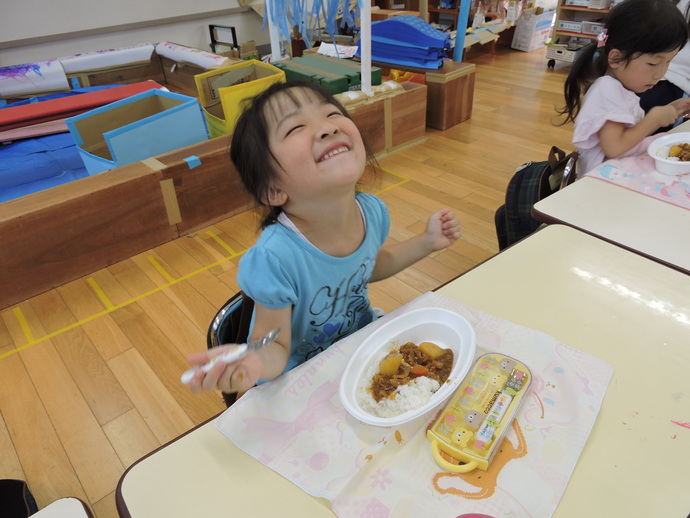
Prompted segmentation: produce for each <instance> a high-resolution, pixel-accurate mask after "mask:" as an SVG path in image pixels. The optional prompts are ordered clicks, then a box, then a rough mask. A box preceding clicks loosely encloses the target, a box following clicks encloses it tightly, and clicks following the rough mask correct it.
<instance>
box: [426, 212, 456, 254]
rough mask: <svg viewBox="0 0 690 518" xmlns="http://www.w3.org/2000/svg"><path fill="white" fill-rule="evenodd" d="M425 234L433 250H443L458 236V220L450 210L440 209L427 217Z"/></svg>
mask: <svg viewBox="0 0 690 518" xmlns="http://www.w3.org/2000/svg"><path fill="white" fill-rule="evenodd" d="M426 234H427V236H428V237H429V239H430V240H431V241H430V242H431V245H432V247H433V249H434V250H443V249H444V248H447V247H449V246H450V245H452V244H453V243H454V242H455V241H457V240H458V239H459V238H460V222H459V221H458V219H457V218H456V217H455V214H454V213H453V211H452V210H450V209H448V208H446V209H441V210H439V211H437V212H435V213H434V214H432V215H431V217H430V218H429V221H428V222H427V226H426Z"/></svg>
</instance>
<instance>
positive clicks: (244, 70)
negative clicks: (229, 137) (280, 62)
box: [194, 60, 285, 138]
mask: <svg viewBox="0 0 690 518" xmlns="http://www.w3.org/2000/svg"><path fill="white" fill-rule="evenodd" d="M194 81H195V82H196V88H197V91H198V93H199V101H200V102H201V106H202V107H203V110H204V116H205V117H206V123H207V124H208V131H209V134H210V135H211V138H215V137H219V136H221V135H226V134H228V133H232V132H233V130H234V129H235V124H236V123H237V118H238V117H239V115H240V113H241V109H242V107H241V101H242V100H243V99H246V98H248V97H254V96H256V95H258V94H260V93H261V92H263V91H264V90H265V89H266V88H268V87H269V86H270V85H272V84H273V83H278V82H285V72H283V71H282V70H280V69H278V68H276V67H274V66H273V65H269V64H267V63H264V62H262V61H257V60H249V61H243V62H241V63H237V64H235V65H232V66H229V67H227V68H220V69H218V70H211V71H209V72H205V73H203V74H198V75H196V76H194Z"/></svg>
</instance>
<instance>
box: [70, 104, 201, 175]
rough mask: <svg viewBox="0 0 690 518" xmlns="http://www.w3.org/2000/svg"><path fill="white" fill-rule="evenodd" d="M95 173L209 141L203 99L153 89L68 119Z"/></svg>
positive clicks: (88, 167) (85, 157)
mask: <svg viewBox="0 0 690 518" xmlns="http://www.w3.org/2000/svg"><path fill="white" fill-rule="evenodd" d="M66 122H67V127H68V129H69V132H70V133H71V134H72V137H73V138H74V140H75V142H76V143H77V148H78V150H79V154H80V156H81V158H82V160H83V161H84V165H85V166H86V170H87V172H88V173H89V174H90V175H93V174H97V173H101V172H103V171H107V170H109V169H114V168H116V167H120V166H123V165H127V164H131V163H133V162H137V161H139V160H144V159H146V158H150V157H152V156H156V155H160V154H162V153H167V152H168V151H172V150H174V149H178V148H181V147H185V146H190V145H192V144H197V143H198V142H202V141H204V140H207V139H208V131H207V130H206V124H205V122H204V118H203V116H202V114H201V110H200V109H199V103H198V102H197V100H196V99H194V98H193V97H189V96H187V95H181V94H176V93H172V92H166V91H164V90H148V91H146V92H142V93H140V94H137V95H133V96H131V97H127V98H125V99H122V100H120V101H117V102H114V103H111V104H107V105H105V106H101V107H100V108H97V109H95V110H91V111H88V112H86V113H82V114H81V115H77V116H75V117H71V118H69V119H67V120H66Z"/></svg>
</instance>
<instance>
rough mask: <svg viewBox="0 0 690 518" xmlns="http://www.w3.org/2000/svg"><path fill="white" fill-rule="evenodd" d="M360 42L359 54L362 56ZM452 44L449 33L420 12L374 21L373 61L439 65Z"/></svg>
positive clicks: (414, 65)
mask: <svg viewBox="0 0 690 518" xmlns="http://www.w3.org/2000/svg"><path fill="white" fill-rule="evenodd" d="M360 44H361V42H360V43H358V49H357V54H356V56H357V57H361V47H360ZM450 48H451V42H450V35H448V34H447V33H445V32H442V31H439V30H437V29H434V28H433V27H432V26H431V25H429V24H428V23H427V22H425V21H424V20H422V19H421V18H418V17H417V16H413V15H409V14H403V15H400V16H395V17H393V18H389V19H388V20H382V21H380V22H374V23H372V24H371V60H372V61H377V62H382V63H390V64H391V65H403V66H410V67H418V68H430V69H437V68H440V67H441V65H442V64H443V60H444V59H445V57H446V54H445V50H444V49H450Z"/></svg>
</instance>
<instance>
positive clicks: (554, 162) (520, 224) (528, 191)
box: [494, 146, 579, 250]
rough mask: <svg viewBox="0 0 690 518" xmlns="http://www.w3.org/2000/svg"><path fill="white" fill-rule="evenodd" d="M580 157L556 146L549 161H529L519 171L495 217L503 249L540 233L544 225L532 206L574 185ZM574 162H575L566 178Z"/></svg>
mask: <svg viewBox="0 0 690 518" xmlns="http://www.w3.org/2000/svg"><path fill="white" fill-rule="evenodd" d="M578 157H579V154H578V152H577V151H573V152H572V153H570V154H569V155H566V154H565V151H563V150H561V149H559V148H557V147H556V146H553V147H552V148H551V151H550V152H549V159H548V160H546V161H544V162H528V163H526V164H522V165H521V166H520V167H518V168H517V169H516V170H515V174H514V175H513V177H512V178H511V179H510V182H509V183H508V189H507V190H506V199H505V204H504V205H501V206H500V207H499V208H498V210H496V214H495V216H494V222H495V224H496V236H497V237H498V248H499V250H503V249H504V248H506V247H508V246H510V245H512V244H513V243H516V242H518V241H520V240H521V239H522V238H524V237H527V236H528V235H530V234H531V233H532V232H534V231H535V230H537V228H538V227H539V224H540V223H539V222H538V221H537V220H536V219H534V218H533V217H532V206H533V205H534V204H535V203H537V202H538V201H539V200H542V199H544V198H546V197H547V196H550V195H551V194H553V193H554V192H556V191H558V190H559V189H561V188H563V187H565V186H566V185H569V184H570V183H572V182H573V180H574V179H575V166H576V163H577V159H578ZM570 159H572V163H571V164H570V167H569V169H568V174H567V176H565V178H564V172H565V170H566V166H567V164H568V162H569V161H570Z"/></svg>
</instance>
